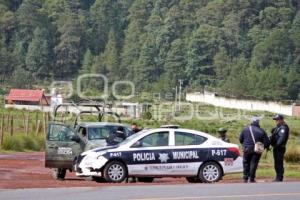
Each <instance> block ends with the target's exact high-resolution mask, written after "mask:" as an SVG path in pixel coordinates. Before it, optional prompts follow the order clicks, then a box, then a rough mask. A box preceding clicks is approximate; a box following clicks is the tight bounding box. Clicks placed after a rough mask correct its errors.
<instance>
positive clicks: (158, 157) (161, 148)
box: [128, 131, 171, 175]
mask: <svg viewBox="0 0 300 200" xmlns="http://www.w3.org/2000/svg"><path fill="white" fill-rule="evenodd" d="M169 139H170V133H169V131H160V132H154V133H151V134H149V135H147V136H145V137H143V138H141V139H140V140H139V141H137V142H136V143H135V144H133V145H132V146H131V147H130V154H129V162H128V170H129V174H130V175H165V174H168V173H169V172H170V168H169V164H168V163H169V159H170V154H171V150H170V147H169Z"/></svg>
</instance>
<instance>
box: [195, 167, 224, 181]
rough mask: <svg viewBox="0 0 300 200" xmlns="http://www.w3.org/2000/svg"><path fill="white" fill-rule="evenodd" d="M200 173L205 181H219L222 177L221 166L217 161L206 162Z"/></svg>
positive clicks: (200, 176) (201, 178)
mask: <svg viewBox="0 0 300 200" xmlns="http://www.w3.org/2000/svg"><path fill="white" fill-rule="evenodd" d="M199 173H200V174H199V178H200V180H201V181H203V182H204V183H213V182H218V181H219V180H220V179H221V177H222V171H221V168H220V166H219V165H218V164H217V163H215V162H207V163H204V164H203V165H202V166H201V168H200V172H199Z"/></svg>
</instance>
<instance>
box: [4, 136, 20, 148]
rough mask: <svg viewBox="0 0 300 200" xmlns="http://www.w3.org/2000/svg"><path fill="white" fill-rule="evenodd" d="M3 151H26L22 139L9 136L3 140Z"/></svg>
mask: <svg viewBox="0 0 300 200" xmlns="http://www.w3.org/2000/svg"><path fill="white" fill-rule="evenodd" d="M2 149H3V150H9V151H24V146H23V143H22V139H21V138H20V137H18V136H8V137H5V138H4V140H3V145H2Z"/></svg>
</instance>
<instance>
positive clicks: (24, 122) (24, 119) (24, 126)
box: [22, 112, 26, 134]
mask: <svg viewBox="0 0 300 200" xmlns="http://www.w3.org/2000/svg"><path fill="white" fill-rule="evenodd" d="M22 116H23V128H24V133H25V134H26V114H25V112H22Z"/></svg>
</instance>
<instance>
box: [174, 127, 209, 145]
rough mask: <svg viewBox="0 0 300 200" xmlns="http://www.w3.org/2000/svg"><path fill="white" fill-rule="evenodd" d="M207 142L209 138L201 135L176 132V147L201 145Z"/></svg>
mask: <svg viewBox="0 0 300 200" xmlns="http://www.w3.org/2000/svg"><path fill="white" fill-rule="evenodd" d="M206 140H207V138H205V137H202V136H200V135H196V134H192V133H186V132H177V131H175V146H186V145H200V144H202V143H204V142H205V141H206Z"/></svg>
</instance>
